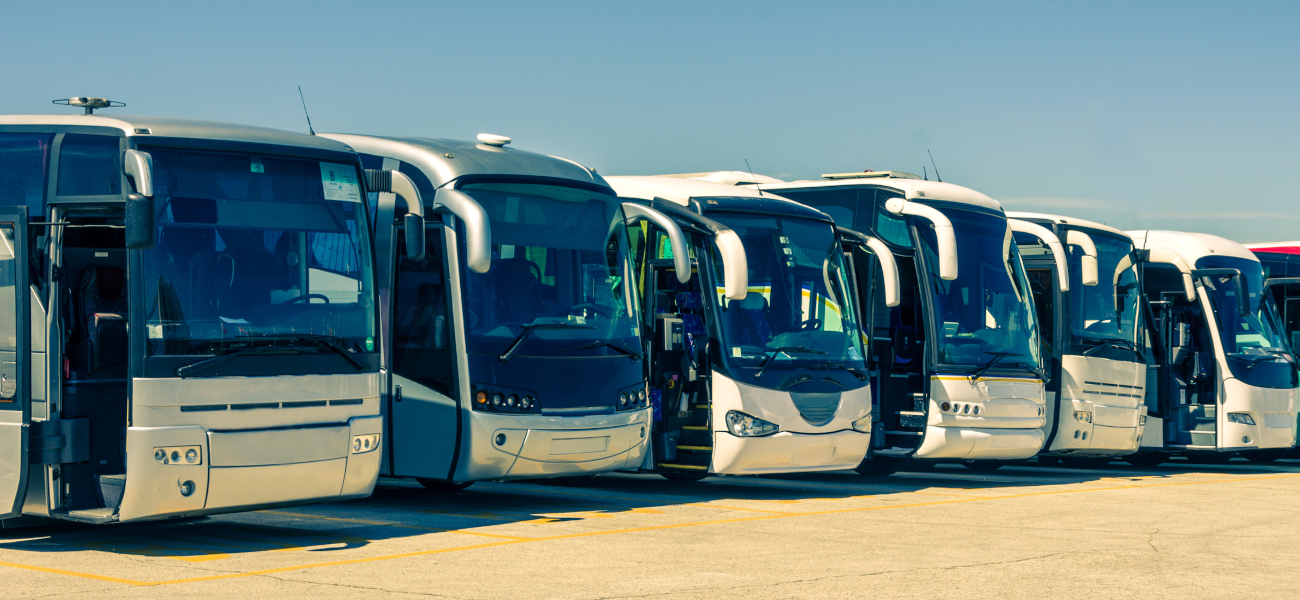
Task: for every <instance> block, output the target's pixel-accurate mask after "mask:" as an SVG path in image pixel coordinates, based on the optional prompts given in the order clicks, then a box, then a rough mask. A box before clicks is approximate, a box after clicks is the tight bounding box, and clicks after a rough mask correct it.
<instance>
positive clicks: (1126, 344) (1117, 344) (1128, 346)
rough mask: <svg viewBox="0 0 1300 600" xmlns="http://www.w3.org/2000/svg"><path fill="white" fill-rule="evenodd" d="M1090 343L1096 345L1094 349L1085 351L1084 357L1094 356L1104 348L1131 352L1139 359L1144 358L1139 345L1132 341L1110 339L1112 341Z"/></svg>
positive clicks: (1104, 340) (1103, 340)
mask: <svg viewBox="0 0 1300 600" xmlns="http://www.w3.org/2000/svg"><path fill="white" fill-rule="evenodd" d="M1090 341H1093V342H1096V344H1095V345H1093V347H1091V348H1088V349H1087V350H1084V351H1083V356H1092V355H1093V354H1096V353H1097V351H1099V350H1101V349H1102V348H1120V349H1122V350H1129V351H1131V352H1133V354H1136V355H1137V356H1138V358H1142V351H1141V350H1139V349H1138V345H1137V344H1136V343H1134V342H1132V341H1130V340H1121V339H1115V338H1110V339H1102V340H1090Z"/></svg>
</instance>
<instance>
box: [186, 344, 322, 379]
mask: <svg viewBox="0 0 1300 600" xmlns="http://www.w3.org/2000/svg"><path fill="white" fill-rule="evenodd" d="M303 350H305V348H295V347H292V346H254V347H251V348H243V349H240V350H235V351H233V352H228V353H226V354H222V355H221V356H215V357H212V358H209V359H205V360H201V361H199V362H196V363H190V364H188V365H185V366H183V367H180V368H178V369H176V376H177V377H180V378H182V379H184V378H186V377H190V376H192V375H194V374H196V373H197V372H199V371H206V370H208V369H211V368H212V367H215V366H217V365H219V364H221V363H224V362H227V361H229V360H231V359H233V358H237V357H240V356H266V355H270V354H302V353H303Z"/></svg>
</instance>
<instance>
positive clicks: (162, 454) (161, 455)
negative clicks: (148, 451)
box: [153, 448, 167, 465]
mask: <svg viewBox="0 0 1300 600" xmlns="http://www.w3.org/2000/svg"><path fill="white" fill-rule="evenodd" d="M153 459H154V460H156V461H158V462H160V463H162V464H164V465H165V464H167V451H166V450H163V449H162V448H159V449H157V450H154V451H153Z"/></svg>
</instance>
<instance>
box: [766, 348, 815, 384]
mask: <svg viewBox="0 0 1300 600" xmlns="http://www.w3.org/2000/svg"><path fill="white" fill-rule="evenodd" d="M769 350H772V353H771V354H769V355H767V360H764V361H763V364H762V365H760V366H759V367H758V372H757V373H754V379H762V378H763V374H764V373H766V372H767V368H768V367H770V366H772V363H773V362H775V361H776V357H777V355H779V354H789V353H791V352H798V353H800V354H826V353H825V352H822V351H821V350H815V349H813V348H805V347H803V346H782V347H780V348H769Z"/></svg>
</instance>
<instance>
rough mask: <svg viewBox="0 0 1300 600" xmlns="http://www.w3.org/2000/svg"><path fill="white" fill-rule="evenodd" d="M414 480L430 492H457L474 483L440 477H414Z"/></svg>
mask: <svg viewBox="0 0 1300 600" xmlns="http://www.w3.org/2000/svg"><path fill="white" fill-rule="evenodd" d="M415 480H416V481H418V482H420V485H422V486H424V489H426V490H429V491H430V492H459V491H461V490H463V489H465V488H467V487H469V486H471V485H474V482H473V481H467V482H465V483H453V482H450V481H444V480H442V479H422V478H419V477H417V478H415Z"/></svg>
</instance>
